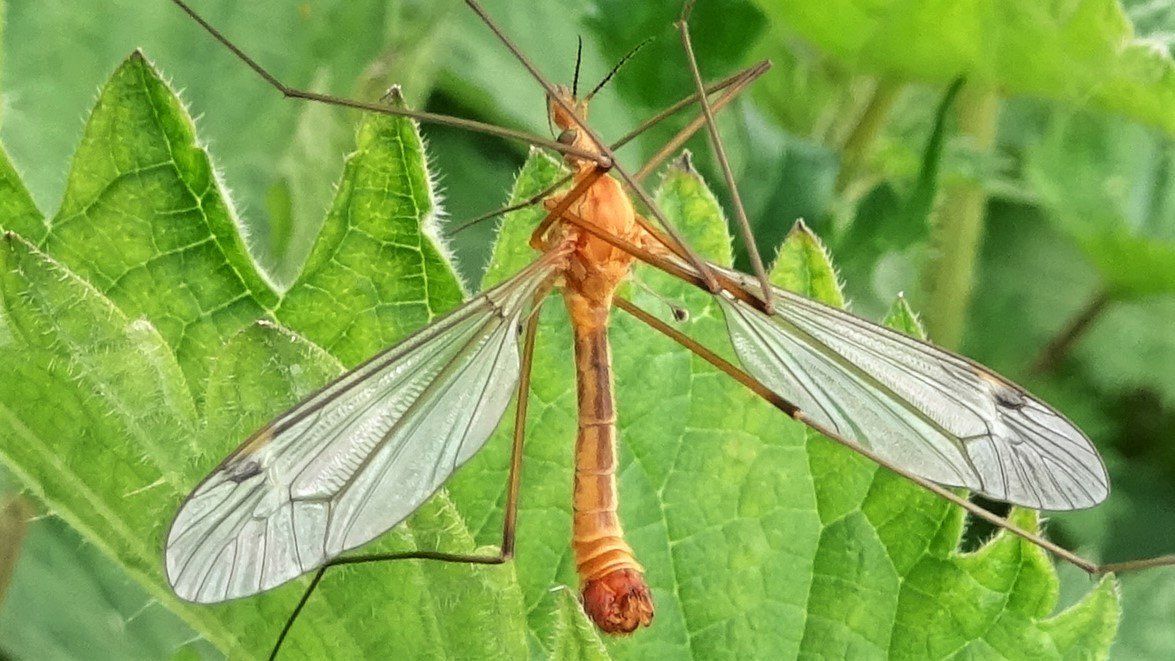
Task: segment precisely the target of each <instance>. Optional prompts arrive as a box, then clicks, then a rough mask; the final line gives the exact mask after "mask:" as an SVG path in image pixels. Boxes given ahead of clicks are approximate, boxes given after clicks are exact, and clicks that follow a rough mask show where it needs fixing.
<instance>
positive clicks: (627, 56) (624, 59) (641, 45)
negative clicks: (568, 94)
mask: <svg viewBox="0 0 1175 661" xmlns="http://www.w3.org/2000/svg"><path fill="white" fill-rule="evenodd" d="M652 40H653V38H652V37H649V38H648V39H645V40H644V41H642V42H641V43H639V44H637V45H636V46H634V47H633V49H632V50H630V51H628V53H627V54H625V56H624V57H622V58H620V61H619V62H617V63H616V66H614V67H612V70H611V71H609V72H608V75H607V76H604V79H603V80H601V81H600V84H599V85H596V87H595V89H593V90H592V91H591V92H589V93H588V95H587V96H585V97H584V101H587V100H589V99H591V98H592V97H593V96H595V95H596V92H599V91H600V88H602V87H603V86H604V85H606V84H607V83H608V81H609V80H612V76H615V75H616V72H617V71H620V67H622V66H624V64H625V63H626V62H628V61H629V60H631V59H632V56H633V55H636V52H637V51H639V50H640V49H642V48H644V47H645V45H646V44H648V43H649V42H650V41H652Z"/></svg>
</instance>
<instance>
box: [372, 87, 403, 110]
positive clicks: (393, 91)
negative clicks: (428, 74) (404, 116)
mask: <svg viewBox="0 0 1175 661" xmlns="http://www.w3.org/2000/svg"><path fill="white" fill-rule="evenodd" d="M379 100H380V101H381V102H383V103H384V104H386V105H389V106H391V107H393V108H405V107H407V105H408V102H407V101H405V100H404V88H402V87H400V84H399V83H396V84H395V85H392V86H391V87H389V88H388V91H386V92H384V95H383V96H381V97H380V99H379Z"/></svg>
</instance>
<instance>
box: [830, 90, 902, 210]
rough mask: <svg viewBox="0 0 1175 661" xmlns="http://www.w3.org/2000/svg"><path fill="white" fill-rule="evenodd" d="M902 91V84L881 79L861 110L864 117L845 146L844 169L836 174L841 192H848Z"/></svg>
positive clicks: (846, 140)
mask: <svg viewBox="0 0 1175 661" xmlns="http://www.w3.org/2000/svg"><path fill="white" fill-rule="evenodd" d="M901 90H902V86H901V84H899V83H896V82H894V81H892V80H885V79H882V80H879V81H877V85H876V86H875V87H874V88H873V94H872V95H871V96H870V97H869V101H868V102H867V103H866V104H865V108H864V110H862V111H861V116H860V117H858V118H857V123H856V124H855V125H854V126H853V130H852V131H850V132H849V135H848V137H846V138H845V142H844V146H842V147H841V161H840V171H839V172H838V173H837V175H836V190H837V192H842V191H844V190H845V189H846V188H847V187H848V185H849V184H850V183H852V181H853V179H854V178H855V177H856V176H857V172H859V171H860V169H861V164H862V163H863V162H864V161H865V157H866V156H868V154H869V148H870V147H871V146H872V145H873V140H874V139H875V138H876V137H877V134H878V133H880V132H881V129H882V127H883V126H885V122H886V120H887V119H888V118H889V111H890V109H891V108H893V104H894V101H896V100H897V98H898V93H899V92H901Z"/></svg>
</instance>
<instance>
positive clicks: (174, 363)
mask: <svg viewBox="0 0 1175 661" xmlns="http://www.w3.org/2000/svg"><path fill="white" fill-rule="evenodd" d="M346 168H347V171H348V185H345V186H343V187H342V188H341V189H340V193H339V196H338V198H337V199H336V203H335V207H334V212H333V213H332V214H331V215H330V216H329V217H328V219H327V221H326V223H325V225H324V230H323V233H322V235H321V237H320V239H319V241H318V242H317V244H316V247H315V250H314V251H313V255H314V258H313V259H312V260H311V261H310V264H309V265H308V268H307V269H306V270H305V271H304V272H303V273H302V275H301V276H300V278H299V280H298V282H297V284H295V286H294V287H293V288H292V289H291V290H290V291H289V292H286V293H284V294H282V293H279V292H277V291H274V290H273V289H272V288H270V287H269V286H268V285H267V284H266V283H265V281H264V280H263V279H262V277H261V276H260V275H259V272H258V270H257V267H256V266H255V265H254V263H253V261H252V260H251V258H250V257H249V255H248V254H247V253H246V252H245V250H244V249H243V242H242V241H241V239H240V234H239V231H238V230H237V226H236V220H235V218H233V217H232V216H231V214H230V213H229V212H228V211H227V208H226V206H225V204H224V203H223V201H222V200H223V196H222V193H221V191H220V188H219V185H218V184H217V183H216V182H215V180H214V179H213V178H212V177H211V176H210V173H211V172H212V169H211V167H210V164H209V162H208V159H207V155H206V154H205V153H204V152H203V151H202V150H201V149H200V148H199V147H197V146H196V144H195V136H194V135H193V133H192V131H191V123H190V120H189V119H188V118H187V116H186V114H184V113H183V111H182V109H181V108H180V107H179V105H178V103H177V102H176V101H175V98H174V96H173V95H172V93H171V92H170V91H169V90H168V89H167V88H166V86H164V85H163V84H162V83H161V82H160V81H159V79H158V77H157V75H156V74H155V73H154V71H153V70H152V69H151V68H150V67H149V66H148V65H147V64H146V62H145V61H144V60H143V58H142V57H141V56H139V55H137V54H136V55H135V56H132V57H131V58H130V59H129V60H127V62H126V63H125V64H124V65H123V66H122V67H121V68H120V69H119V71H118V72H117V73H116V74H115V76H114V77H113V78H112V80H111V82H110V83H109V84H108V85H107V86H106V88H105V89H104V91H103V93H102V95H101V96H100V98H99V102H98V104H97V106H96V108H95V111H94V114H93V115H92V117H91V119H90V121H89V122H88V124H87V130H86V134H85V137H84V139H83V144H82V146H81V147H80V148H79V153H78V156H77V157H76V158H75V161H74V170H73V172H72V173H71V177H70V182H71V185H70V188H69V190H68V191H67V194H66V202H65V203H64V204H63V212H62V215H61V216H59V217H58V218H55V219H53V221H52V222H50V223H49V224H48V225H47V226H46V227H47V230H46V231H45V232H44V236H43V237H41V238H40V239H39V240H37V244H36V245H34V244H31V243H28V242H27V241H26V240H25V239H23V238H20V237H19V236H18V235H15V234H8V235H6V238H5V239H4V244H3V259H2V261H3V264H4V268H3V277H2V278H0V290H2V291H3V300H4V303H5V306H4V308H3V314H2V316H0V328H3V329H4V332H3V333H0V337H3V338H4V340H5V344H6V355H8V358H6V360H5V361H4V362H3V363H2V365H0V366H2V368H3V369H4V375H3V378H0V417H3V420H4V424H5V431H4V439H5V440H4V443H3V454H4V457H5V459H6V460H7V462H8V463H9V465H10V466H11V467H12V468H13V469H14V471H15V472H16V473H17V474H18V475H19V476H20V477H22V478H23V480H24V481H25V482H26V483H27V484H28V485H29V486H30V488H31V489H32V490H33V492H34V493H35V494H37V495H38V496H39V497H40V498H41V499H43V500H44V501H45V502H46V504H47V505H48V506H49V507H50V508H52V510H53V511H54V512H55V513H56V514H57V515H59V516H60V517H61V518H63V519H65V520H66V521H68V522H69V523H70V524H71V525H73V526H74V527H76V528H77V529H78V530H79V531H81V532H82V533H83V535H84V536H85V537H86V538H87V539H88V540H89V541H90V543H92V544H94V545H95V546H97V547H99V548H102V549H103V550H104V551H106V552H107V553H109V554H110V555H112V556H114V557H115V558H117V559H118V560H119V561H120V562H121V563H122V564H123V565H124V566H126V567H127V568H128V569H129V570H130V572H131V574H132V575H134V576H135V577H137V578H138V579H139V580H141V581H143V582H144V584H145V585H146V586H147V587H148V589H149V590H150V591H151V593H152V594H153V595H154V596H155V597H156V598H158V599H159V600H160V601H162V602H163V603H165V604H166V605H168V607H170V608H173V609H175V610H176V611H177V612H179V613H180V614H181V615H182V616H183V617H184V618H185V619H187V620H188V622H190V623H191V624H192V626H193V627H194V628H195V629H196V630H197V631H199V632H201V633H202V634H203V635H204V636H206V637H207V638H208V639H209V640H210V641H212V642H213V643H214V644H215V645H216V646H217V647H219V648H220V649H222V650H223V651H225V652H227V653H230V654H234V655H254V654H261V653H263V652H264V651H266V650H267V649H268V648H269V646H270V645H271V644H272V641H273V639H274V636H275V635H276V631H277V629H278V628H280V625H281V623H282V622H283V621H284V618H285V617H286V615H287V614H288V613H289V611H290V609H291V608H292V605H293V603H294V602H295V601H296V600H297V598H298V596H299V594H300V592H301V589H302V587H303V586H300V585H296V584H295V585H290V586H287V587H286V588H284V589H280V590H277V591H274V592H273V593H271V594H269V595H266V596H264V597H261V598H258V599H255V600H248V601H240V602H235V603H231V604H226V605H224V606H221V607H214V608H203V607H200V608H197V607H192V606H189V605H186V604H181V603H178V601H177V600H176V598H175V597H174V596H172V595H171V594H170V593H169V591H168V590H167V588H166V586H165V585H164V583H163V578H162V570H161V566H160V552H161V549H162V539H163V536H164V533H165V531H166V526H167V524H168V521H169V519H170V517H171V516H172V514H173V513H174V511H175V508H176V506H177V505H178V502H179V499H180V498H181V497H182V496H183V495H184V494H185V493H187V492H188V491H189V490H190V489H191V488H192V486H193V485H194V484H195V483H196V481H197V480H198V479H199V478H200V477H201V476H202V475H204V474H205V473H207V471H208V470H209V469H210V468H211V467H212V466H213V465H214V464H215V463H216V462H217V461H218V460H219V458H220V457H221V456H223V455H224V454H225V453H227V452H228V451H229V450H230V449H231V448H232V445H233V444H234V443H235V442H236V440H237V439H240V438H243V437H244V435H245V434H246V433H247V432H248V430H249V429H251V428H253V427H255V426H256V425H257V424H259V423H260V422H262V421H264V420H265V419H267V418H269V417H271V416H272V415H273V414H275V413H276V412H278V411H280V410H281V409H282V408H283V407H285V406H287V405H289V404H291V403H292V402H293V401H296V400H297V399H298V398H299V397H300V396H303V395H305V394H306V393H308V392H309V391H310V390H311V389H312V388H315V387H317V386H319V385H321V384H322V382H323V381H325V380H326V379H328V378H329V377H330V376H333V375H335V374H337V373H338V372H339V371H340V370H341V369H342V366H343V365H344V364H353V363H354V362H356V361H357V360H358V359H357V358H353V357H352V356H361V357H366V356H367V355H369V354H371V353H373V352H375V351H376V350H377V349H378V348H380V347H381V346H383V345H385V344H387V343H390V342H392V341H394V339H395V338H396V337H397V334H403V333H405V332H407V331H408V330H410V329H411V328H410V326H409V324H416V325H419V324H422V323H424V322H426V321H427V320H428V319H429V318H430V317H431V316H432V315H433V314H434V313H436V312H439V311H441V310H444V309H447V308H449V307H451V306H452V305H454V304H455V303H456V302H457V301H459V300H460V289H459V287H458V283H457V282H456V280H455V278H454V276H453V274H452V271H451V270H450V269H449V267H448V265H447V263H446V262H445V260H444V259H443V258H441V257H440V253H439V252H438V250H437V248H436V247H435V245H434V244H433V242H432V241H431V240H430V239H428V238H427V237H426V236H425V235H424V234H422V233H421V227H422V225H423V224H425V222H426V221H427V220H428V219H429V218H430V216H431V214H432V212H433V203H432V198H431V196H430V190H429V187H428V185H427V181H428V180H427V176H426V173H425V169H424V161H423V152H422V148H421V145H420V141H419V137H418V136H417V134H416V132H415V129H414V128H413V127H412V126H411V125H410V124H408V123H406V122H392V121H389V120H386V119H371V120H368V121H366V122H365V123H364V124H363V125H362V127H361V129H360V132H359V147H358V151H357V152H356V153H355V154H353V155H352V156H351V157H350V158H349V159H348V163H347V166H346ZM9 184H10V187H13V188H14V187H15V186H16V183H15V182H9ZM391 191H400V192H401V194H399V195H393V194H391V193H390V192H391ZM81 274H85V275H86V276H87V277H86V278H83V277H82V275H81ZM317 287H330V288H331V291H333V292H334V295H333V296H331V297H329V298H326V299H323V298H321V297H317V298H316V296H317V294H316V293H315V291H316V288H317ZM312 304H313V305H316V306H318V309H319V311H320V314H318V315H317V316H311V315H307V314H306V306H309V305H312ZM393 310H395V311H397V312H399V313H400V314H399V315H397V320H398V323H397V324H393V323H380V324H376V323H372V322H374V321H378V320H380V319H381V318H384V319H386V317H387V316H390V315H391V314H392V311H393ZM321 313H325V314H321ZM267 319H268V321H266V320H267ZM340 323H341V324H344V326H342V327H340V325H339V324H340ZM279 324H282V325H279ZM307 338H314V339H316V340H319V342H320V343H315V342H313V341H312V340H311V339H307ZM471 544H472V541H471V540H470V538H469V537H468V533H466V532H465V531H464V528H463V526H462V524H461V522H460V520H459V519H457V518H456V513H455V511H454V510H453V508H452V504H451V503H449V502H448V501H447V500H446V499H445V498H444V497H440V498H438V499H436V500H434V501H433V502H432V503H430V505H429V506H428V507H426V508H424V509H423V510H422V511H421V512H420V513H419V514H418V515H417V517H416V518H415V519H413V521H412V522H411V523H409V524H408V525H407V526H404V527H402V528H401V529H399V530H398V531H397V533H395V534H393V535H390V536H389V537H388V538H387V539H386V540H385V541H383V542H381V543H380V544H378V545H377V548H384V549H390V548H395V549H402V548H406V547H413V546H415V545H420V546H422V547H428V548H436V547H438V546H440V547H447V548H454V549H466V550H470V549H472V546H471ZM366 571H367V568H361V569H356V570H352V571H351V572H346V571H344V572H340V573H341V574H344V575H346V574H348V573H350V574H352V575H354V576H353V577H351V578H350V580H347V578H348V577H346V576H344V577H343V578H336V580H332V581H329V582H328V584H327V585H325V586H324V588H323V594H322V595H321V596H320V598H319V599H318V600H316V603H314V604H311V606H310V607H308V608H307V610H306V613H305V615H303V621H300V622H299V628H298V630H297V631H296V632H295V633H294V635H293V637H292V639H291V641H290V645H291V648H292V649H293V650H295V651H299V650H300V651H301V652H302V653H304V654H306V655H315V654H329V655H335V654H342V655H349V656H353V655H363V654H367V653H373V652H374V650H377V649H380V648H382V647H383V646H386V645H391V646H396V647H401V648H409V647H416V648H421V647H424V646H426V645H429V646H430V645H438V644H440V645H444V646H445V647H446V648H447V649H450V650H452V651H453V653H455V654H458V655H470V656H482V655H486V654H490V655H498V654H503V655H509V654H514V653H517V652H518V651H519V650H521V649H522V648H523V646H524V645H525V639H524V630H523V628H522V626H521V618H520V617H518V616H516V617H515V618H514V620H513V621H514V622H515V623H516V625H517V626H515V628H513V629H511V628H510V626H509V623H510V621H511V620H510V618H509V617H504V614H507V613H510V612H514V613H517V614H520V613H521V610H520V609H521V603H520V602H519V601H518V599H517V595H518V592H517V589H516V588H512V587H511V586H512V585H514V584H513V580H512V578H511V577H512V571H511V569H510V568H503V569H501V570H495V571H491V572H475V571H473V570H472V569H469V568H457V569H456V570H455V571H454V570H452V569H449V568H439V567H436V566H435V565H414V564H410V563H409V564H403V565H401V566H399V567H392V568H388V570H387V571H385V572H381V574H380V576H381V579H383V580H387V581H389V583H388V584H390V585H396V586H397V589H396V590H395V591H394V593H393V594H382V593H379V592H377V591H373V590H371V589H370V588H369V587H366V586H369V584H370V582H369V579H368V577H367V575H366ZM303 585H304V584H303ZM455 590H460V591H461V593H462V595H463V598H462V599H460V600H452V599H447V598H444V597H443V596H442V595H444V594H449V593H452V591H455ZM387 612H396V613H398V615H397V620H396V621H397V626H391V627H389V626H385V625H384V623H385V622H386V618H385V615H384V614H385V613H387ZM449 620H455V621H460V622H462V623H463V630H457V629H451V628H444V627H442V628H438V627H439V626H440V625H439V624H438V622H445V621H449ZM303 624H304V626H303ZM470 631H480V632H490V631H492V632H493V635H488V634H487V635H481V636H470V635H468V634H469V632H470Z"/></svg>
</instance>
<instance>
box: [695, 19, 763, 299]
mask: <svg viewBox="0 0 1175 661" xmlns="http://www.w3.org/2000/svg"><path fill="white" fill-rule="evenodd" d="M693 7H694V0H686V2H685V5H684V6H682V9H681V20H679V21H678V22H677V27H678V30H679V31H680V32H681V45H682V48H683V49H685V59H686V62H687V63H688V64H689V70H690V73H691V74H693V77H694V87H696V88H697V89H698V90H699V92H698V103H699V105H701V106H702V114H703V115H705V116H706V129H707V132H709V134H710V144H711V145H712V146H713V148H714V156H715V157H716V158H717V159H718V165H719V166H721V168H722V176H723V177H725V178H726V187H727V188H728V189H730V199H731V202H733V203H734V216H735V218H737V219H738V227H739V230H740V231H741V232H742V235H743V245H744V246H746V248H747V253H748V255H749V256H750V258H751V267H752V269H753V270H754V271H755V275H756V276H758V278H759V284H760V285H761V286H762V287H763V304H764V306H765V307H766V308H767V311H768V312H770V311H771V281H770V280H768V279H767V270H766V269H764V268H763V259H762V258H761V257H760V256H759V247H758V246H757V245H755V237H754V235H753V234H752V233H751V223H750V221H749V220H747V210H746V208H744V207H743V200H742V197H741V196H740V195H739V193H738V183H737V182H735V180H734V173H733V172H731V170H730V159H728V158H727V157H726V147H724V146H723V144H722V136H721V135H720V134H719V133H718V123H717V122H715V121H714V111H713V110H712V109H711V108H710V101H709V99H707V98H706V95H705V94H703V93H702V92H701V90H702V73H701V71H699V70H698V59H697V57H695V56H694V46H693V43H692V42H691V41H690V36H689V17H690V12H691V11H692V10H693Z"/></svg>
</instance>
